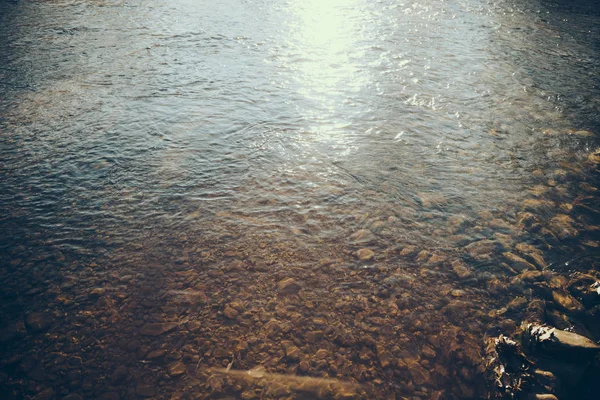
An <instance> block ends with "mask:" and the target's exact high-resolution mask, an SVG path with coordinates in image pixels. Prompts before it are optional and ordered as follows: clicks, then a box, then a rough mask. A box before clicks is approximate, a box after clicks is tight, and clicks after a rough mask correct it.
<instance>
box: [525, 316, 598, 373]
mask: <svg viewBox="0 0 600 400" xmlns="http://www.w3.org/2000/svg"><path fill="white" fill-rule="evenodd" d="M522 328H523V344H524V345H525V346H527V347H528V348H529V350H531V351H532V353H533V354H536V355H539V356H547V357H552V358H555V359H557V360H562V361H566V362H571V363H577V364H587V363H589V362H590V361H591V360H592V359H593V358H594V357H595V356H596V355H597V354H598V353H600V346H599V345H598V344H596V343H594V342H593V341H591V340H590V339H588V338H586V337H585V336H581V335H578V334H576V333H573V332H567V331H562V330H560V329H556V328H552V327H548V326H544V325H538V324H524V325H523V327H522Z"/></svg>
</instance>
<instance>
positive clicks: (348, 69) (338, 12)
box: [295, 0, 364, 111]
mask: <svg viewBox="0 0 600 400" xmlns="http://www.w3.org/2000/svg"><path fill="white" fill-rule="evenodd" d="M360 2H361V0H329V1H322V0H302V1H298V3H297V5H296V7H295V11H296V13H297V15H298V17H299V25H298V26H297V29H296V30H295V40H296V43H297V45H298V47H299V50H300V52H301V54H300V57H299V62H298V63H297V64H296V66H295V68H297V72H298V75H297V76H298V79H300V82H299V83H300V85H301V87H300V89H299V91H300V93H301V94H302V95H304V96H306V97H307V98H309V99H311V100H314V101H316V102H318V104H319V105H320V106H321V107H324V108H325V109H326V110H328V111H334V110H335V109H336V108H338V107H339V106H340V105H341V104H342V103H343V102H344V100H345V98H344V97H343V96H347V95H348V94H350V93H352V92H356V91H358V90H359V89H360V87H361V86H362V84H363V82H364V77H362V78H361V76H360V74H359V65H357V60H360V59H361V55H360V51H359V49H358V48H357V47H358V46H357V42H358V41H359V40H360V38H361V37H360V36H361V32H360V29H359V26H358V21H359V17H360V7H359V3H360Z"/></svg>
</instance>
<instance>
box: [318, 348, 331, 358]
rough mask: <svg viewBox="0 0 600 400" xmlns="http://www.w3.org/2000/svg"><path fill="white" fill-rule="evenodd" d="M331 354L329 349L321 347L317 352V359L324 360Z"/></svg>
mask: <svg viewBox="0 0 600 400" xmlns="http://www.w3.org/2000/svg"><path fill="white" fill-rule="evenodd" d="M328 356H329V351H327V350H325V349H319V350H317V353H316V354H315V360H323V359H325V358H327V357H328Z"/></svg>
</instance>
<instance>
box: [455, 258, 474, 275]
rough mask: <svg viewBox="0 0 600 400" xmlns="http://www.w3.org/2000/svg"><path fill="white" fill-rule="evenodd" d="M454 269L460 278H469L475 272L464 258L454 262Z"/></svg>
mask: <svg viewBox="0 0 600 400" xmlns="http://www.w3.org/2000/svg"><path fill="white" fill-rule="evenodd" d="M452 270H453V271H454V273H455V274H456V275H457V276H458V277H459V278H460V279H469V278H470V277H471V276H472V275H473V273H472V272H471V270H470V269H469V268H468V267H467V265H466V264H465V263H464V262H463V261H462V260H455V261H453V262H452Z"/></svg>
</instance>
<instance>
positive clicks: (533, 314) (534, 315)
mask: <svg viewBox="0 0 600 400" xmlns="http://www.w3.org/2000/svg"><path fill="white" fill-rule="evenodd" d="M524 317H525V319H526V320H527V321H530V322H537V323H540V324H541V323H543V322H544V320H545V317H546V302H545V301H543V300H540V299H533V300H532V301H530V302H529V304H528V305H527V310H526V311H525V315H524Z"/></svg>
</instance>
